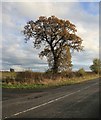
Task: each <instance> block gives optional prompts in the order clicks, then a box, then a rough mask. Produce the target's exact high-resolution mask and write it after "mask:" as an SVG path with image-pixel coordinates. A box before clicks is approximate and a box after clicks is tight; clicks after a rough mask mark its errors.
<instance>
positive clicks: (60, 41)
mask: <svg viewBox="0 0 101 120" xmlns="http://www.w3.org/2000/svg"><path fill="white" fill-rule="evenodd" d="M76 32H77V29H76V26H75V25H74V24H72V23H71V22H70V21H69V20H63V19H59V18H57V17H55V16H51V17H48V18H47V17H45V16H40V17H39V18H38V20H36V21H33V20H31V21H29V22H27V24H26V25H25V27H24V30H23V33H24V35H25V40H26V41H28V40H29V39H30V38H33V44H34V47H35V48H40V47H41V46H42V45H44V46H45V47H44V50H43V51H41V53H40V54H39V56H40V57H43V56H46V57H47V61H48V64H49V67H50V69H51V70H53V71H54V72H55V73H56V72H58V71H61V70H63V69H68V68H71V67H72V64H71V53H70V50H71V49H72V50H77V51H80V50H82V49H83V46H82V45H81V44H82V39H81V38H80V37H79V36H77V35H76Z"/></svg>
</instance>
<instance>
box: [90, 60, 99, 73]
mask: <svg viewBox="0 0 101 120" xmlns="http://www.w3.org/2000/svg"><path fill="white" fill-rule="evenodd" d="M90 69H91V70H92V71H93V72H95V73H101V60H100V59H97V58H95V59H94V60H93V65H91V66H90Z"/></svg>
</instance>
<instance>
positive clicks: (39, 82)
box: [0, 72, 99, 89]
mask: <svg viewBox="0 0 101 120" xmlns="http://www.w3.org/2000/svg"><path fill="white" fill-rule="evenodd" d="M0 74H2V75H1V76H2V77H1V79H2V81H3V82H2V85H0V86H1V87H2V88H28V89H32V88H33V89H36V88H47V87H56V86H64V85H70V84H76V83H81V82H83V81H87V80H93V79H95V78H99V75H98V74H94V73H88V72H86V74H84V75H81V76H77V75H75V76H74V75H72V76H64V75H58V76H56V77H55V79H54V78H53V77H52V76H51V74H44V73H33V72H31V73H30V74H29V73H26V74H27V76H26V74H25V73H20V75H19V73H18V72H13V73H11V72H2V73H0ZM17 77H18V78H19V77H20V78H19V79H18V78H17ZM24 77H26V79H24ZM14 78H17V79H16V80H15V79H14ZM23 79H24V80H23Z"/></svg>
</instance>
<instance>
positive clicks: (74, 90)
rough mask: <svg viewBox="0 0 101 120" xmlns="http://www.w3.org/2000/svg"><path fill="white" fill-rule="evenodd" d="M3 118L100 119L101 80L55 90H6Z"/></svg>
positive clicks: (4, 92) (4, 90)
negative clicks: (100, 96) (100, 91)
mask: <svg viewBox="0 0 101 120" xmlns="http://www.w3.org/2000/svg"><path fill="white" fill-rule="evenodd" d="M2 93H3V101H2V118H3V119H8V118H99V79H95V80H91V81H86V82H83V83H80V84H75V85H68V86H61V87H55V88H45V89H39V90H33V89H29V90H28V89H26V90H23V89H3V90H2Z"/></svg>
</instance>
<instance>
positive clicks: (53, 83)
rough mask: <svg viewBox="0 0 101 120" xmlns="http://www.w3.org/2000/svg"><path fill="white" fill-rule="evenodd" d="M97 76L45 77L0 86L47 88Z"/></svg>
mask: <svg viewBox="0 0 101 120" xmlns="http://www.w3.org/2000/svg"><path fill="white" fill-rule="evenodd" d="M96 78H99V75H87V76H84V77H75V78H58V79H56V80H49V79H45V80H44V81H41V82H40V83H37V84H35V83H34V84H26V83H16V84H11V83H10V84H7V83H3V84H2V85H0V87H2V88H19V89H20V88H22V89H38V88H48V87H58V86H65V85H71V84H77V83H82V82H84V81H88V80H93V79H96Z"/></svg>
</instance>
